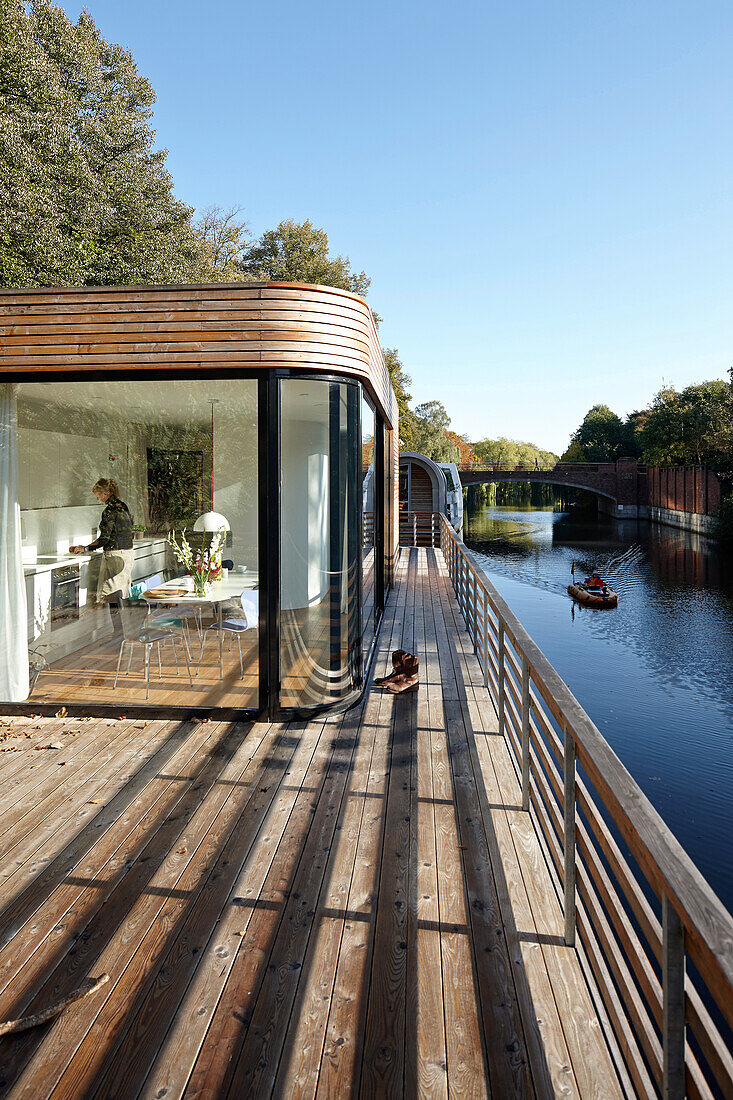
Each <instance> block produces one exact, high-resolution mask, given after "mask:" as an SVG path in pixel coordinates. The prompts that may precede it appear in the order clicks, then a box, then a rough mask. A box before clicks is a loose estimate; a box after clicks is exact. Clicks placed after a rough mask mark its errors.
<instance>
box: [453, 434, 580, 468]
mask: <svg viewBox="0 0 733 1100" xmlns="http://www.w3.org/2000/svg"><path fill="white" fill-rule="evenodd" d="M471 447H472V449H473V451H474V453H475V454H476V455H478V457H479V459H480V460H481V462H485V463H487V464H488V465H491V466H524V467H526V468H527V469H534V464H535V459H536V460H537V465H538V466H539V467H540V469H541V470H551V469H552V467H553V466H555V465H556V463H557V460H558V459H557V455H556V454H553V453H552V451H543V450H540V448H539V447H536V446H535V445H534V443H520V442H518V441H517V440H516V439H505V438H504V437H503V436H502V437H501V438H500V439H481V440H480V441H479V442H478V443H472V444H471Z"/></svg>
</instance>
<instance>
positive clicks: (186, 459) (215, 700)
mask: <svg viewBox="0 0 733 1100" xmlns="http://www.w3.org/2000/svg"><path fill="white" fill-rule="evenodd" d="M4 390H5V391H10V390H11V388H10V387H9V386H5V387H4ZM3 399H4V405H3V408H4V412H3V418H4V425H3V427H6V431H5V432H4V435H3V440H4V443H5V444H6V447H5V450H6V452H7V453H10V451H11V450H12V449H13V448H14V449H15V455H16V458H17V462H16V465H15V468H14V469H15V473H14V472H13V467H12V463H10V464H9V465H7V464H6V468H4V470H3V481H4V485H3V488H4V490H5V493H6V497H5V501H4V505H3V507H4V513H3V515H4V517H5V518H3V516H0V520H1V521H2V523H3V532H2V535H3V540H4V544H5V548H6V571H7V574H8V577H9V580H8V581H7V583H6V585H5V586H4V588H3V595H2V598H3V600H6V601H7V602H8V604H11V603H12V602H13V601H14V600H15V601H16V602H17V605H18V606H20V604H21V602H23V600H24V604H25V607H26V612H25V615H26V618H27V640H28V647H29V653H30V687H31V696H30V698H31V701H32V702H33V701H37V702H39V703H41V702H43V703H54V704H57V703H58V704H63V703H74V704H77V703H94V704H104V703H106V704H110V705H113V706H114V707H116V708H118V709H119V710H120V713H124V707H125V705H146V704H148V705H151V706H156V707H173V706H232V707H257V706H258V703H259V660H258V653H259V643H258V637H259V631H258V617H259V587H258V542H259V536H258V430H257V425H258V418H257V382H256V381H253V380H245V379H240V380H227V381H224V380H216V379H211V380H206V381H198V380H197V381H185V380H171V381H167V380H166V381H119V382H106V381H89V382H87V381H74V382H58V383H48V382H43V383H33V382H29V383H25V382H24V383H22V384H20V385H18V386H17V387H16V388H15V391H14V392H12V394H11V393H10V392H6V393H4V394H3ZM18 505H19V508H20V513H19V515H20V532H19V534H20V537H19V539H17V540H16V541H15V542H13V539H12V537H11V535H12V532H11V535H9V534H8V531H9V528H8V523H7V522H6V521H7V516H9V515H11V513H12V511H13V509H14V508H17V506H18ZM0 511H1V510H0ZM184 540H185V541H184ZM174 541H175V543H176V544H177V545H178V547H179V548H180V549H179V550H178V552H176V550H175V549H174V547H173V542H174ZM186 547H188V551H189V554H188V556H187V551H186ZM217 548H218V553H217ZM16 550H17V551H19V553H20V558H21V560H20V561H19V562H16V561H15V560H14V558H15V557H16V556H17V554H16ZM8 555H9V557H8ZM197 560H198V565H197ZM196 574H198V576H197V575H196ZM197 580H200V581H201V582H202V585H203V584H204V583H205V587H200V588H199V591H197V590H196V587H197V586H196V581H197ZM5 613H6V608H5V607H2V608H0V615H5ZM16 652H17V655H16V657H15V658H14V660H15V664H16V665H17V666H18V667H17V668H15V669H14V668H12V667H10V664H12V660H11V659H9V658H8V655H7V653H6V654H5V656H4V658H3V664H4V665H5V666H7V667H5V668H4V670H3V677H4V679H5V685H4V687H3V685H2V684H0V695H2V697H3V698H4V699H5V700H6V701H10V692H11V691H13V690H15V691H18V692H19V695H18V698H19V697H20V694H22V689H21V688H13V687H12V678H13V674H14V673H17V672H19V671H20V673H21V679H22V668H21V667H20V666H21V665H22V663H23V659H24V654H23V653H22V652H21V651H20V650H17V651H16ZM8 685H11V686H8Z"/></svg>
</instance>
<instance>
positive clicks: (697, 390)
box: [641, 381, 733, 470]
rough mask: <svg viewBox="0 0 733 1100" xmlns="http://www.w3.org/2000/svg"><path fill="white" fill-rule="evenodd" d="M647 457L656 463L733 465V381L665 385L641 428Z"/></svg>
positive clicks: (725, 467)
mask: <svg viewBox="0 0 733 1100" xmlns="http://www.w3.org/2000/svg"><path fill="white" fill-rule="evenodd" d="M641 443H642V447H643V453H644V458H645V460H646V461H647V462H648V463H650V464H652V465H655V466H659V465H672V466H697V465H708V466H711V467H713V468H714V469H717V470H730V469H733V385H728V384H726V383H725V382H723V381H713V382H701V383H699V384H698V385H694V386H687V387H686V389H684V390H682V392H681V393H677V391H676V390H675V389H673V388H672V387H665V388H664V389H661V390H660V391H659V393H658V394H656V396H655V398H654V400H653V402H652V405H651V408H650V409H649V411H648V413H647V415H646V418H645V421H644V425H643V428H642V430H641Z"/></svg>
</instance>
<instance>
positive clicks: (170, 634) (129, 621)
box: [114, 599, 193, 699]
mask: <svg viewBox="0 0 733 1100" xmlns="http://www.w3.org/2000/svg"><path fill="white" fill-rule="evenodd" d="M120 619H121V622H122V634H123V638H122V641H121V643H120V652H119V654H118V657H117V670H116V672H115V682H114V687H115V688H116V687H117V680H118V679H119V675H120V665H121V663H122V654H123V651H124V648H125V646H129V647H130V648H129V654H128V659H127V669H126V672H125V675H126V676H127V675H129V673H130V666H131V664H132V654H133V650H134V648H135V646H136V645H141V646H142V647H143V650H144V655H145V698H146V699H149V698H150V651H151V649H152V648H153V646H157V647H158V675H159V677H160V678H161V679H162V678H163V666H162V663H161V659H160V643H161V642H170V643H171V646H172V647H173V656H174V658H175V662H176V676H178V675H180V670H179V668H178V652H177V650H176V639H175V631H174V630H172V629H170V628H169V627H164V626H158V625H156V624H155V621H154V620H151V619H150V618H149V616H148V605H147V604H146V603H145V601H144V600H125V599H121V600H120ZM181 638H182V639H183V635H181ZM183 655H184V657H185V658H186V668H187V669H188V680H189V683H190V684H191V687H193V679H192V677H191V663H190V661H189V658H188V646H187V645H186V642H185V640H183Z"/></svg>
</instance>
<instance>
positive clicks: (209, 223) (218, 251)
mask: <svg viewBox="0 0 733 1100" xmlns="http://www.w3.org/2000/svg"><path fill="white" fill-rule="evenodd" d="M241 211H242V208H241V206H230V207H229V208H228V209H227V210H224V209H223V208H222V207H221V206H216V205H213V206H207V207H206V208H205V209H204V210H202V211H201V214H200V215H199V217H198V218H197V219H196V220H195V221H194V223H193V228H194V231H195V232H196V233H197V234H198V236H199V237H200V238H201V242H202V245H203V255H204V260H205V263H206V264H207V266H208V268H209V272H210V277H211V278H212V279H216V278H219V279H224V280H232V281H236V280H237V279H241V272H240V270H239V266H238V265H239V264H240V263H241V262H242V261H243V259H244V257H245V254H246V252H247V249H248V248H249V246H250V243H251V236H252V235H251V233H250V231H249V226H248V225H247V223H246V222H245V221H242V220H240V219H239V215H240V213H241Z"/></svg>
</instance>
